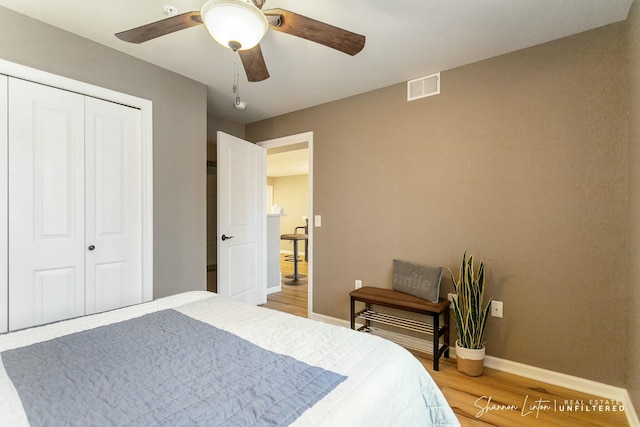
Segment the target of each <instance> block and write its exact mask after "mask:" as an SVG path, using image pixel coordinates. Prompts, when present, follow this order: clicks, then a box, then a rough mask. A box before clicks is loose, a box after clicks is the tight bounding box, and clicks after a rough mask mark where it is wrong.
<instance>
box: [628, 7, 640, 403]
mask: <svg viewBox="0 0 640 427" xmlns="http://www.w3.org/2000/svg"><path fill="white" fill-rule="evenodd" d="M627 21H628V41H629V81H630V88H629V89H630V90H629V93H630V101H631V102H630V108H629V117H630V118H631V120H630V123H629V125H630V126H629V207H630V210H629V212H630V215H629V219H630V223H629V226H630V228H629V242H630V245H629V261H630V262H629V294H628V298H627V307H626V308H627V315H628V323H627V331H628V340H627V349H626V355H627V357H626V360H627V365H626V387H627V389H628V390H629V394H630V395H631V399H632V401H633V404H634V407H635V408H636V411H637V410H638V409H640V356H639V354H638V352H639V351H640V2H639V1H638V0H636V1H635V2H634V3H633V5H632V6H631V11H630V12H629V17H628V19H627Z"/></svg>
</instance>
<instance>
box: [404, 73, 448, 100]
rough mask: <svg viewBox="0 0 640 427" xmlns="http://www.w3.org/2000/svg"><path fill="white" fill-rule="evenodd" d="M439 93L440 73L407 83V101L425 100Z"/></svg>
mask: <svg viewBox="0 0 640 427" xmlns="http://www.w3.org/2000/svg"><path fill="white" fill-rule="evenodd" d="M439 93H440V73H435V74H431V75H430V76H425V77H420V78H418V79H413V80H409V81H408V82H407V101H415V100H416V99H420V98H425V97H427V96H431V95H438V94H439Z"/></svg>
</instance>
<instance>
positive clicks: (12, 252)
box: [9, 78, 85, 330]
mask: <svg viewBox="0 0 640 427" xmlns="http://www.w3.org/2000/svg"><path fill="white" fill-rule="evenodd" d="M9 111H10V114H9V299H10V304H9V329H11V330H15V329H20V328H24V327H28V326H33V325H38V324H41V323H46V322H52V321H56V320H60V319H65V318H69V317H73V316H78V315H82V314H84V299H85V298H84V275H85V272H84V252H85V246H84V217H85V215H84V97H83V96H81V95H78V94H74V93H71V92H67V91H63V90H59V89H54V88H51V87H48V86H43V85H38V84H35V83H31V82H26V81H23V80H18V79H13V78H10V79H9Z"/></svg>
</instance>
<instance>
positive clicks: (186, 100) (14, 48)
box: [0, 7, 207, 297]
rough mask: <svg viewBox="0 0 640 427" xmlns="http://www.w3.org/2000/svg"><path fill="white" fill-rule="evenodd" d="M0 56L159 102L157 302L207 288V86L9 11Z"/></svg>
mask: <svg viewBox="0 0 640 427" xmlns="http://www.w3.org/2000/svg"><path fill="white" fill-rule="evenodd" d="M0 58H2V59H5V60H8V61H12V62H15V63H18V64H23V65H26V66H30V67H33V68H37V69H40V70H44V71H48V72H51V73H54V74H58V75H61V76H65V77H69V78H72V79H76V80H80V81H83V82H87V83H91V84H94V85H97V86H102V87H106V88H109V89H112V90H116V91H119V92H124V93H127V94H131V95H134V96H138V97H141V98H146V99H149V100H151V101H153V134H154V142H153V150H154V153H153V168H154V178H153V187H154V194H153V198H154V201H153V208H154V215H153V221H154V224H153V225H154V233H153V240H154V297H160V296H164V295H170V294H174V293H178V292H182V291H187V290H194V289H205V271H206V270H205V268H204V266H205V264H206V259H205V256H206V251H205V240H204V238H203V236H204V235H205V232H206V229H205V227H206V222H205V209H206V206H205V202H206V198H205V167H204V159H205V156H206V108H207V106H206V102H207V100H206V87H205V86H204V85H202V84H200V83H197V82H195V81H193V80H190V79H187V78H184V77H182V76H179V75H177V74H175V73H172V72H170V71H167V70H164V69H162V68H159V67H156V66H153V65H151V64H149V63H146V62H143V61H140V60H137V59H135V58H132V57H130V56H127V55H124V54H122V53H120V52H117V51H115V50H113V49H109V48H107V47H105V46H103V45H100V44H97V43H94V42H91V41H89V40H87V39H83V38H81V37H78V36H75V35H73V34H71V33H68V32H66V31H62V30H59V29H57V28H54V27H52V26H49V25H46V24H43V23H42V22H40V21H36V20H33V19H30V18H27V17H24V16H22V15H19V14H16V13H14V12H12V11H10V10H8V9H5V8H3V7H0Z"/></svg>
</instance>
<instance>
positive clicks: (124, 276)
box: [84, 97, 143, 314]
mask: <svg viewBox="0 0 640 427" xmlns="http://www.w3.org/2000/svg"><path fill="white" fill-rule="evenodd" d="M85 111H86V113H85V117H86V138H85V152H86V155H85V157H86V169H85V170H86V172H85V175H86V180H85V183H86V191H85V193H86V201H85V203H86V205H85V206H86V237H85V245H84V246H85V247H86V249H87V251H86V265H85V271H86V287H85V291H86V314H91V313H96V312H100V311H106V310H111V309H114V308H118V307H124V306H127V305H132V304H137V303H140V302H142V301H143V281H142V167H141V152H142V151H141V149H142V144H141V137H140V123H141V120H140V110H138V109H135V108H131V107H127V106H124V105H120V104H115V103H113V102H107V101H103V100H100V99H95V98H89V97H87V98H86V104H85Z"/></svg>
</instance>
